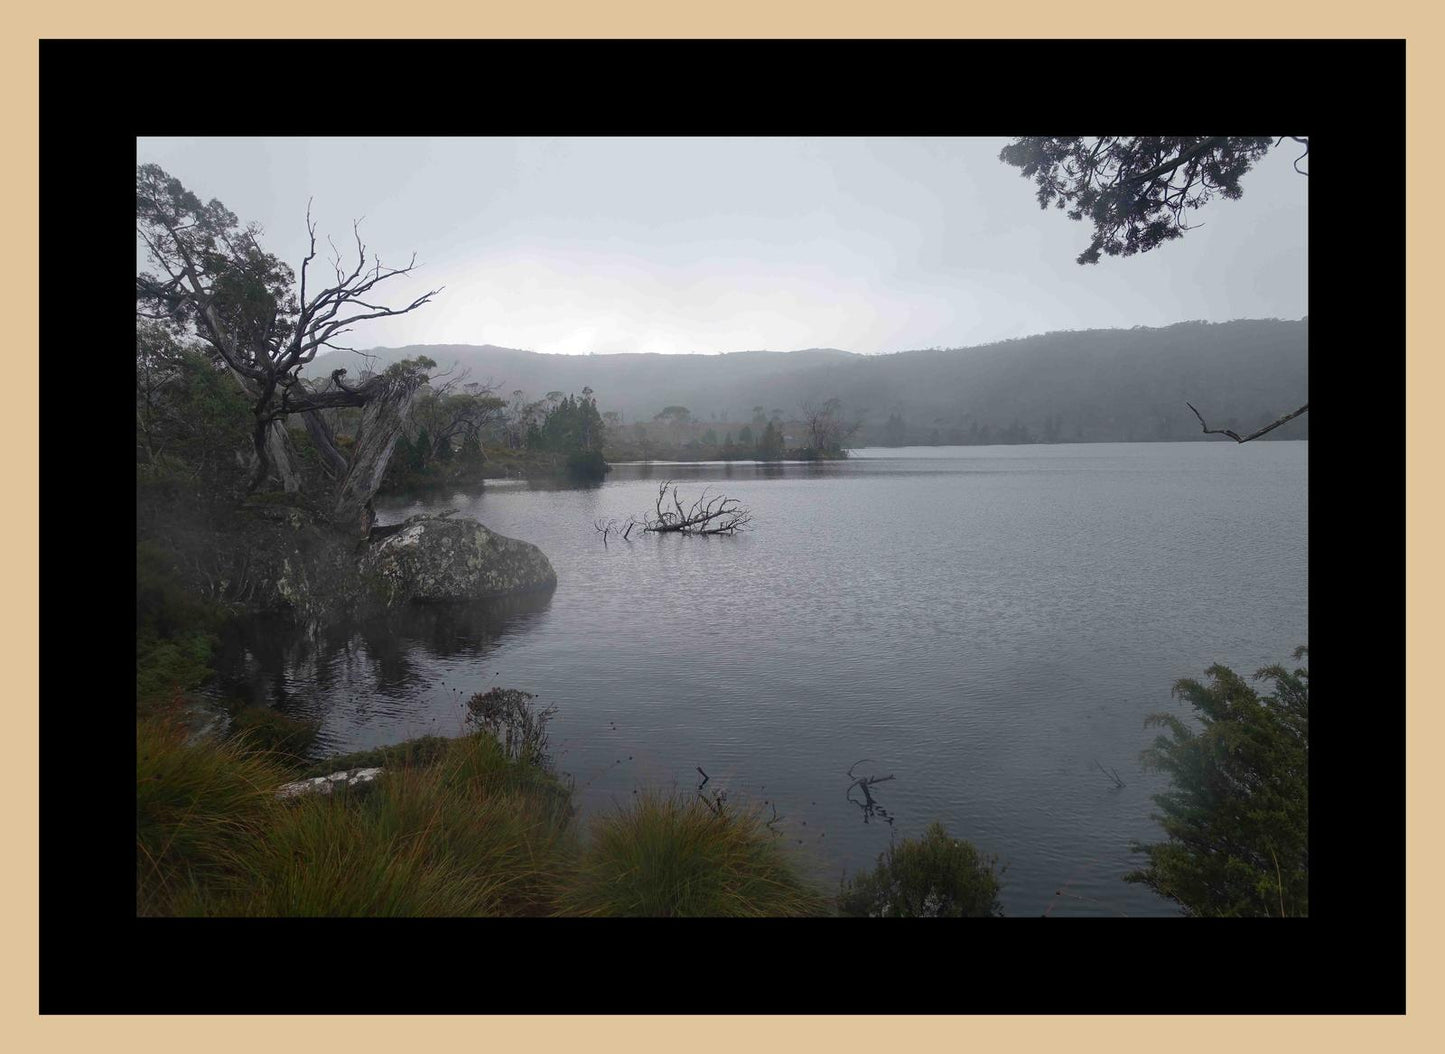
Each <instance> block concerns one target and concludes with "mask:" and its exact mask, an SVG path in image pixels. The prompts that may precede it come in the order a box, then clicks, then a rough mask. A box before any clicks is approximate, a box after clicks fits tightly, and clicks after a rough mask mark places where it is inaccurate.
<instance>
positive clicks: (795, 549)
mask: <svg viewBox="0 0 1445 1054" xmlns="http://www.w3.org/2000/svg"><path fill="white" fill-rule="evenodd" d="M1308 449H1309V446H1308V443H1307V442H1257V443H1250V444H1245V445H1236V444H1234V443H1226V442H1220V443H1157V444H1077V445H1061V446H1008V447H953V448H926V447H925V448H902V449H868V450H862V451H858V452H857V453H856V456H855V457H854V458H852V459H850V460H849V461H846V462H833V463H827V464H822V465H807V464H783V465H776V464H774V465H764V464H752V463H731V464H724V463H714V464H657V463H655V464H650V465H619V466H616V467H614V469H613V471H612V472H611V473H609V475H608V477H607V480H606V482H605V483H604V484H602V485H600V486H594V487H591V488H559V487H555V486H551V487H537V486H530V485H528V484H526V483H522V482H517V483H502V482H489V483H488V484H487V485H486V487H485V488H484V489H480V490H477V491H468V492H457V493H440V494H438V493H432V494H429V495H427V496H425V497H422V498H417V499H412V500H392V501H390V502H380V503H378V506H377V512H378V517H379V519H378V522H379V523H380V524H388V523H395V522H398V521H399V520H401V519H404V518H405V517H407V516H410V515H413V514H415V513H419V512H440V511H443V510H446V509H456V510H458V512H459V513H461V514H464V515H468V516H474V517H476V518H477V519H479V520H481V521H482V522H483V523H485V524H486V525H487V526H488V527H490V528H492V529H493V530H496V531H500V532H501V533H503V534H507V535H512V536H515V537H518V538H523V539H526V540H528V541H531V542H534V543H536V544H537V545H539V546H540V547H541V548H542V550H543V551H544V552H546V553H547V555H548V556H549V558H550V559H551V560H552V563H553V565H554V566H555V567H556V569H557V575H558V586H557V589H556V592H555V593H554V594H552V595H551V596H550V597H534V598H525V599H523V600H520V601H516V602H512V603H510V604H506V605H501V606H491V607H486V608H481V609H474V610H463V611H453V610H448V609H441V608H421V609H417V610H415V611H413V612H410V613H409V614H408V615H407V616H406V617H405V618H403V619H394V620H392V621H391V622H389V623H382V624H377V625H373V626H369V627H359V628H355V629H351V630H346V631H342V632H336V633H331V634H328V635H326V636H324V637H323V638H322V639H320V640H310V639H307V638H305V637H304V636H301V635H297V634H291V635H286V634H279V633H275V634H273V633H268V632H262V631H258V630H256V629H255V628H253V629H252V630H250V631H248V632H247V633H246V634H244V639H242V640H238V641H233V642H232V644H233V646H232V648H231V649H230V650H229V652H228V655H229V659H228V663H227V671H226V676H225V677H224V678H223V680H222V685H221V689H222V690H224V691H227V692H232V693H236V692H240V693H241V694H249V695H251V696H253V697H255V698H258V699H263V700H266V701H268V702H270V703H272V704H273V705H279V706H281V707H283V708H284V709H286V710H288V711H289V712H293V713H299V714H306V715H309V716H314V717H316V718H319V719H320V720H321V721H322V744H323V747H324V748H325V749H326V750H328V751H343V750H352V749H359V748H363V747H368V746H374V745H379V744H383V743H390V742H395V741H397V740H400V739H404V738H408V737H411V736H415V735H421V734H424V733H428V732H441V733H445V734H454V733H456V732H457V731H459V729H460V727H461V715H462V713H463V706H462V704H463V701H464V700H465V699H466V698H467V697H469V696H470V695H471V694H472V693H474V692H477V691H480V690H484V689H486V688H487V687H489V686H492V685H503V686H507V687H515V688H524V689H526V690H528V691H531V692H535V693H537V695H538V696H539V701H540V702H541V703H543V704H547V705H555V706H556V707H557V708H558V714H557V716H556V718H555V719H554V721H553V724H552V729H553V734H552V740H553V745H554V752H555V753H556V755H557V760H558V767H559V768H560V769H562V770H564V771H566V772H568V773H570V774H572V776H573V777H574V778H575V780H576V783H577V789H578V801H579V804H580V805H581V806H582V807H583V809H584V810H588V811H590V810H595V809H597V808H599V807H606V806H608V805H609V804H610V803H612V802H625V801H627V800H629V799H630V798H631V796H632V794H633V792H634V790H636V789H638V788H641V787H644V786H662V787H674V786H675V787H676V788H678V789H679V790H681V791H684V792H689V793H691V792H692V790H693V788H695V787H696V785H697V784H698V783H699V781H700V780H701V779H702V777H701V776H700V775H699V774H698V770H699V769H701V770H703V771H705V772H706V773H707V774H708V776H709V777H710V779H709V782H708V784H707V787H706V789H707V790H710V791H711V790H714V789H724V790H726V792H727V793H728V795H729V802H730V803H743V802H756V803H759V804H761V803H763V802H764V801H766V802H767V803H768V804H767V806H766V808H767V809H768V810H772V809H773V808H774V807H776V810H777V813H778V814H779V815H780V816H782V817H783V819H782V820H781V821H780V822H779V823H778V824H777V828H778V830H779V831H781V832H782V833H781V834H780V835H779V837H781V838H785V839H787V841H788V843H789V844H790V845H792V846H793V847H794V848H795V849H796V850H798V851H799V852H801V853H804V854H806V859H807V860H808V861H809V865H810V866H812V867H814V868H816V869H817V872H818V873H819V874H820V875H822V876H824V877H825V878H826V880H827V881H829V882H830V883H836V881H837V878H838V876H839V875H840V874H841V873H842V872H843V871H844V870H845V869H847V870H849V871H852V870H856V869H858V868H860V867H866V866H869V865H870V864H871V863H872V861H873V860H874V859H875V858H876V856H877V854H878V852H879V851H880V850H882V849H883V848H884V847H886V846H887V844H888V841H889V838H890V836H897V837H902V836H910V835H916V834H918V833H920V832H921V831H922V829H923V828H924V827H925V826H926V825H927V824H928V823H929V822H930V821H931V820H934V819H939V820H942V821H943V822H944V823H945V824H946V825H947V826H948V828H949V830H950V831H952V832H954V833H955V834H957V835H959V836H961V837H966V838H969V839H971V840H972V841H973V842H974V843H975V844H977V845H978V846H979V847H980V848H982V849H984V850H986V851H989V852H993V853H996V854H997V855H998V856H999V857H1000V858H1001V859H1002V860H1003V861H1004V862H1005V863H1006V864H1007V870H1006V872H1005V875H1004V877H1005V879H1006V883H1007V884H1006V886H1005V893H1004V902H1005V906H1006V909H1007V910H1008V912H1009V913H1010V914H1017V915H1040V914H1044V913H1045V912H1048V913H1049V914H1051V915H1054V916H1060V915H1078V914H1102V915H1118V914H1121V913H1127V914H1129V915H1148V914H1171V913H1173V912H1172V909H1171V907H1170V905H1168V904H1167V903H1165V902H1163V901H1161V900H1159V899H1158V898H1156V897H1155V896H1154V895H1153V894H1151V893H1149V892H1148V891H1147V890H1144V889H1142V888H1140V887H1136V886H1129V885H1125V884H1124V883H1122V882H1121V881H1120V880H1119V876H1120V875H1121V874H1123V873H1124V872H1125V871H1127V870H1129V869H1130V868H1131V867H1133V866H1136V865H1137V858H1135V857H1131V854H1130V853H1129V851H1128V843H1129V841H1130V840H1131V839H1142V840H1154V839H1157V838H1158V837H1159V832H1158V829H1157V827H1156V826H1155V825H1154V824H1153V822H1152V821H1151V820H1150V817H1149V813H1150V810H1151V803H1150V801H1149V795H1150V794H1151V793H1155V792H1157V791H1158V790H1160V789H1162V785H1161V781H1160V779H1159V777H1157V776H1155V775H1152V774H1148V773H1144V772H1142V771H1141V769H1140V766H1139V762H1138V756H1139V751H1140V750H1141V749H1142V748H1144V747H1145V746H1147V745H1148V743H1149V741H1150V739H1151V738H1152V736H1153V735H1154V733H1153V732H1152V731H1148V730H1146V729H1145V728H1144V718H1145V716H1146V715H1147V714H1148V713H1150V712H1151V711H1156V710H1173V711H1174V712H1177V713H1184V709H1183V707H1182V706H1181V705H1180V704H1179V703H1178V702H1177V701H1175V700H1173V699H1171V698H1170V692H1169V690H1170V686H1171V685H1172V684H1173V682H1174V681H1175V680H1176V679H1178V678H1180V677H1184V676H1195V677H1202V676H1203V671H1204V669H1205V668H1206V667H1207V666H1208V665H1210V664H1211V663H1214V662H1223V663H1226V664H1228V665H1231V666H1233V667H1234V668H1236V669H1239V670H1241V671H1250V672H1252V671H1253V670H1254V669H1256V668H1258V667H1260V666H1263V665H1267V664H1270V663H1275V662H1281V661H1286V660H1287V659H1288V655H1289V652H1290V651H1291V650H1292V649H1293V648H1294V647H1295V646H1296V645H1298V644H1302V643H1306V642H1307V626H1308V582H1307V566H1308V538H1307V533H1308V523H1307V518H1306V508H1307V497H1308V486H1307V482H1308V481H1307V457H1308ZM669 478H670V479H673V480H676V481H677V482H678V483H679V484H680V486H681V489H682V494H683V497H684V500H686V499H688V498H690V497H693V496H696V495H697V494H699V493H700V492H701V491H702V489H703V488H704V487H708V488H712V490H713V491H722V492H725V493H727V494H729V495H732V496H735V497H737V498H740V499H741V500H742V502H743V503H744V504H745V505H747V506H748V507H750V508H751V509H752V511H753V530H752V531H750V532H749V533H746V534H740V535H737V536H734V537H722V538H686V537H679V536H675V535H671V536H653V535H642V536H639V535H638V533H637V532H636V531H634V532H633V534H632V540H631V542H629V543H623V542H619V541H618V540H617V539H616V538H613V539H612V540H611V541H610V543H609V544H607V545H605V546H604V544H603V542H602V540H601V538H600V536H599V535H598V533H597V531H596V530H595V529H594V527H593V524H594V521H596V520H599V519H606V518H608V517H618V518H625V517H626V516H627V515H628V514H629V513H639V514H640V513H642V512H644V511H646V510H648V509H650V508H651V505H652V502H653V499H654V498H655V496H656V494H657V488H658V484H659V483H660V482H662V481H663V480H665V479H669ZM863 759H867V760H863ZM860 761H861V764H859V762H860ZM1099 766H1104V767H1107V768H1112V769H1115V770H1117V772H1118V774H1119V776H1120V777H1121V778H1122V779H1123V780H1124V782H1125V784H1126V786H1124V787H1123V788H1118V787H1116V786H1115V785H1114V783H1113V781H1112V780H1111V779H1110V778H1109V777H1108V776H1106V775H1105V774H1104V773H1103V772H1101V771H1100V768H1099ZM850 767H852V768H853V772H854V775H855V776H859V775H876V776H880V777H881V776H887V775H892V776H893V777H894V778H893V779H892V780H889V781H885V782H880V783H879V784H877V785H875V786H874V787H873V788H872V794H873V797H874V799H875V800H876V803H877V804H878V805H879V806H880V810H879V811H876V812H875V811H872V810H869V809H867V808H866V806H867V802H866V800H865V799H864V798H863V796H862V795H860V794H859V793H858V791H857V790H854V791H853V793H852V795H851V800H850V797H849V796H848V795H847V794H846V793H845V792H846V790H847V787H848V784H849V783H850V778H849V777H848V775H847V772H848V770H849V768H850ZM770 814H771V812H770Z"/></svg>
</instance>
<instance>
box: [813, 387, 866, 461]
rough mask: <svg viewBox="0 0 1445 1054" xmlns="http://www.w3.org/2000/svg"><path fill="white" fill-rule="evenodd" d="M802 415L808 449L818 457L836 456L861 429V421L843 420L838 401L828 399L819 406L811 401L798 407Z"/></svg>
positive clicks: (841, 408) (840, 404)
mask: <svg viewBox="0 0 1445 1054" xmlns="http://www.w3.org/2000/svg"><path fill="white" fill-rule="evenodd" d="M798 409H799V411H800V412H801V413H802V415H803V427H804V429H805V430H806V431H807V433H808V447H809V449H811V450H812V451H813V452H814V453H816V454H818V455H820V456H828V455H834V456H836V455H838V454H841V453H842V452H843V444H844V443H846V442H847V441H848V440H849V439H851V438H852V436H853V433H854V432H856V431H858V429H859V428H861V427H862V425H863V422H862V421H848V420H845V419H844V418H843V403H842V400H840V399H829V400H828V401H827V402H825V403H823V405H822V406H819V405H818V404H817V403H814V402H813V401H812V400H811V399H809V400H805V401H804V402H802V403H800V404H799V406H798Z"/></svg>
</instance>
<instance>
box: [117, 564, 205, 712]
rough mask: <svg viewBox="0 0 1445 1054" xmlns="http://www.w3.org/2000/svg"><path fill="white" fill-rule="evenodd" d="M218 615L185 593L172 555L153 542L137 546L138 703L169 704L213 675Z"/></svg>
mask: <svg viewBox="0 0 1445 1054" xmlns="http://www.w3.org/2000/svg"><path fill="white" fill-rule="evenodd" d="M220 621H221V616H220V614H219V613H218V612H217V611H216V610H215V609H214V608H213V607H211V606H210V605H208V604H206V603H205V602H204V601H202V600H201V599H200V598H199V597H197V596H194V595H192V594H190V593H188V592H186V590H185V588H184V587H183V586H182V585H181V582H180V579H179V578H178V577H177V575H176V574H175V570H174V568H173V567H172V566H171V554H169V553H167V552H166V551H165V550H163V549H161V548H160V547H159V546H158V545H156V544H155V543H153V542H148V541H141V542H138V543H137V545H136V600H135V622H136V644H135V653H136V663H135V680H136V704H137V706H139V707H141V708H143V709H148V708H152V707H154V706H157V705H159V704H162V703H166V702H171V701H173V700H175V699H176V698H177V697H179V696H180V695H182V694H184V693H185V692H187V691H189V690H190V689H192V688H195V687H196V686H198V685H200V684H202V683H204V682H205V681H206V680H207V679H208V678H209V677H210V676H211V672H212V671H211V667H210V659H211V651H212V649H213V648H214V646H215V643H216V637H215V630H216V629H218V628H219V626H220Z"/></svg>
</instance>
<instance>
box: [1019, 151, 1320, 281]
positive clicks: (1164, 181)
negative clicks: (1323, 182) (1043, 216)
mask: <svg viewBox="0 0 1445 1054" xmlns="http://www.w3.org/2000/svg"><path fill="white" fill-rule="evenodd" d="M1286 138H1288V139H1293V140H1294V141H1295V142H1297V143H1300V144H1303V146H1304V153H1303V154H1301V155H1300V156H1299V158H1297V159H1296V161H1295V170H1296V171H1298V172H1300V174H1301V175H1308V173H1307V172H1304V171H1303V170H1302V169H1300V168H1299V161H1300V160H1303V159H1304V157H1305V156H1306V155H1307V154H1308V153H1309V140H1308V139H1304V138H1301V137H1299V136H1281V137H1279V139H1275V138H1274V137H1271V136H1230V135H1215V136H1107V135H1105V136H1025V137H1024V138H1021V139H1016V140H1014V141H1013V142H1012V143H1010V144H1009V145H1008V146H1006V147H1004V148H1003V150H1002V151H1000V152H999V160H1001V161H1003V162H1005V163H1006V164H1009V165H1013V166H1014V167H1016V168H1018V169H1019V170H1020V173H1019V174H1020V175H1022V176H1024V177H1026V178H1030V179H1032V180H1033V181H1034V183H1035V185H1036V186H1037V187H1038V201H1039V207H1040V208H1045V209H1047V208H1048V207H1049V206H1051V205H1052V206H1053V207H1054V208H1057V209H1064V210H1067V214H1068V216H1069V218H1070V219H1073V220H1081V221H1084V220H1087V221H1088V222H1089V223H1092V224H1093V226H1094V235H1093V238H1092V240H1091V241H1090V242H1089V246H1088V248H1086V249H1085V250H1084V251H1083V252H1082V253H1080V254H1079V258H1078V259H1079V263H1081V264H1091V263H1098V262H1099V257H1100V256H1101V255H1108V256H1132V255H1134V254H1135V253H1142V252H1148V251H1149V250H1150V249H1153V248H1156V247H1157V246H1159V245H1161V244H1163V243H1164V242H1166V241H1170V240H1172V239H1174V238H1178V237H1181V236H1182V235H1183V234H1184V233H1185V232H1186V231H1188V230H1189V229H1190V226H1189V224H1188V223H1187V222H1186V218H1187V215H1188V213H1189V212H1190V211H1192V210H1194V209H1197V208H1199V207H1200V206H1202V205H1204V204H1205V203H1207V202H1208V201H1209V200H1210V199H1211V198H1213V197H1214V195H1216V194H1218V195H1220V196H1221V197H1224V198H1230V199H1234V198H1238V197H1240V196H1241V195H1242V194H1243V191H1242V190H1241V189H1240V185H1239V181H1240V178H1241V177H1242V176H1243V175H1244V174H1245V173H1246V172H1248V171H1249V170H1250V168H1251V167H1253V165H1254V163H1255V162H1256V161H1258V160H1259V159H1260V158H1262V157H1263V156H1264V155H1265V154H1266V153H1268V152H1269V151H1270V149H1272V147H1273V146H1275V145H1278V143H1279V142H1282V141H1283V140H1284V139H1286Z"/></svg>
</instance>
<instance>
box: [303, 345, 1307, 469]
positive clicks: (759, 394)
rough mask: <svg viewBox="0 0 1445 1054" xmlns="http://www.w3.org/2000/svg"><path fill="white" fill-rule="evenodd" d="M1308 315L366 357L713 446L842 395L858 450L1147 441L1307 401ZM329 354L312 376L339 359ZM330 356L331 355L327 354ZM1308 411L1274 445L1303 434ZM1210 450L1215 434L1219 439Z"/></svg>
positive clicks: (1244, 420) (1246, 425) (1264, 417)
mask: <svg viewBox="0 0 1445 1054" xmlns="http://www.w3.org/2000/svg"><path fill="white" fill-rule="evenodd" d="M1308 348H1309V322H1308V319H1302V320H1299V321H1293V322H1291V321H1281V320H1278V319H1263V320H1240V321H1234V322H1223V323H1205V322H1181V323H1178V324H1176V325H1172V326H1166V327H1163V328H1158V329H1148V328H1143V327H1138V328H1134V329H1106V330H1083V331H1077V332H1073V331H1066V332H1058V333H1046V334H1042V335H1040V336H1033V337H1023V338H1020V339H1017V340H1008V341H1002V342H999V343H995V344H987V345H982V346H979V347H972V348H949V349H941V348H933V349H927V350H920V351H905V352H899V353H896V354H887V355H854V354H851V353H849V352H844V351H838V350H836V349H817V348H815V349H809V350H806V351H793V352H766V351H749V352H736V353H731V354H725V355H638V354H622V355H543V354H537V353H534V352H528V351H518V350H516V349H511V348H498V347H494V346H491V345H487V346H481V347H477V346H471V345H425V346H412V347H406V348H395V349H386V348H383V349H376V350H375V351H374V352H372V353H371V354H373V355H375V361H376V363H377V364H378V365H379V366H384V365H386V364H387V363H389V362H392V361H394V360H397V359H402V358H409V357H415V356H416V355H419V354H426V355H428V356H430V357H431V358H434V359H436V360H437V362H438V363H439V364H440V366H441V367H442V368H446V367H448V366H453V365H455V366H456V367H457V368H458V369H460V370H466V371H468V375H469V377H470V378H471V379H472V380H475V381H481V382H490V383H491V384H494V385H495V388H494V390H495V391H497V392H498V393H500V394H501V395H502V396H503V397H507V396H509V395H511V394H512V393H513V392H525V393H528V394H529V396H530V397H531V398H536V397H537V395H540V394H541V393H544V392H547V391H558V390H560V391H581V390H583V389H584V388H589V387H590V388H591V389H592V390H593V391H594V392H595V393H596V395H595V398H596V400H597V405H598V406H599V408H600V409H601V410H602V411H603V414H604V416H605V417H606V418H607V419H608V425H609V432H611V433H612V434H613V435H614V436H615V435H617V432H618V429H617V426H618V425H632V424H635V423H638V422H643V423H647V424H651V423H652V422H653V421H654V419H655V418H657V416H658V414H659V412H660V411H663V410H664V409H665V408H667V407H672V406H681V407H686V408H687V409H688V410H689V412H690V417H691V421H692V422H694V423H696V424H705V425H706V426H708V427H713V428H714V429H715V431H716V432H717V435H718V438H719V441H721V440H722V439H723V438H724V437H725V436H726V434H727V433H728V432H733V433H734V436H735V439H736V433H738V432H739V431H740V430H741V429H742V428H743V427H744V426H751V427H752V428H754V430H755V432H756V430H757V428H758V422H759V421H763V422H766V421H771V420H775V419H776V420H782V421H789V420H793V419H796V418H797V417H798V408H799V407H800V406H801V405H802V404H804V403H807V402H813V403H815V404H821V403H823V402H824V401H826V400H829V399H837V400H839V402H840V403H841V406H842V414H843V416H844V417H846V418H847V419H848V420H850V421H854V422H859V428H858V430H857V432H856V433H855V434H854V435H853V437H852V442H853V445H855V446H866V445H894V446H901V445H915V444H918V445H928V444H965V443H978V444H984V443H1030V442H1061V443H1068V442H1143V441H1151V440H1179V439H1197V438H1204V437H1203V436H1202V434H1201V431H1200V427H1199V422H1198V421H1197V420H1195V418H1194V416H1193V414H1191V413H1190V411H1189V408H1188V407H1187V406H1186V405H1185V402H1186V401H1188V402H1191V403H1193V404H1194V405H1195V406H1197V407H1198V408H1199V409H1200V411H1201V412H1202V413H1203V414H1204V415H1205V418H1206V419H1207V420H1208V421H1209V424H1210V427H1212V428H1233V429H1235V430H1241V429H1253V428H1255V427H1258V426H1259V425H1263V424H1266V423H1268V422H1269V421H1272V420H1274V419H1275V418H1277V417H1279V416H1280V415H1281V414H1282V413H1284V412H1286V411H1288V410H1292V409H1294V408H1295V407H1297V406H1299V405H1301V404H1302V403H1304V402H1306V401H1307V400H1308V398H1309V351H1308ZM333 358H334V356H324V357H322V358H321V359H318V360H317V363H316V364H314V365H313V367H312V371H311V372H313V373H322V372H327V371H329V370H330V369H332V368H334V366H335V365H336V363H334V362H332V361H331V360H332V359H333ZM338 361H339V360H338ZM1308 435H1309V418H1308V415H1305V416H1302V417H1300V418H1297V419H1296V420H1294V421H1291V422H1290V423H1289V424H1288V425H1286V426H1284V427H1282V428H1280V429H1278V430H1277V431H1276V432H1273V433H1271V434H1270V435H1269V436H1268V438H1270V439H1304V438H1307V437H1308ZM1214 438H1215V439H1216V441H1218V439H1217V437H1214Z"/></svg>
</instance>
